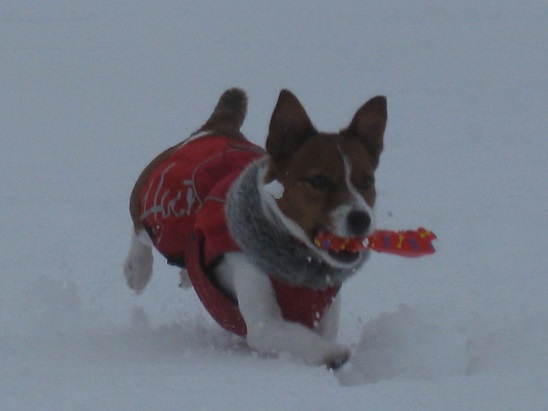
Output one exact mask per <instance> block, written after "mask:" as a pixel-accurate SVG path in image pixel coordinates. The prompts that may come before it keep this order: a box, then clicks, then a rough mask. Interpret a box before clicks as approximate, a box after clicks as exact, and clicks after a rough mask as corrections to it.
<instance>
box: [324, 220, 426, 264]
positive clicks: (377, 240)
mask: <svg viewBox="0 0 548 411" xmlns="http://www.w3.org/2000/svg"><path fill="white" fill-rule="evenodd" d="M436 238H437V237H436V234H434V233H433V232H432V231H429V230H426V229H425V228H423V227H420V228H418V229H417V230H405V231H392V230H376V231H375V232H374V233H373V234H371V235H370V236H369V237H367V238H365V239H363V238H361V237H350V238H343V237H338V236H336V235H335V234H332V233H330V232H328V231H320V232H319V233H318V234H317V235H316V237H315V238H314V243H315V244H316V246H317V247H319V248H322V249H324V250H328V251H334V252H349V253H358V252H360V251H363V250H373V251H377V252H380V253H390V254H396V255H400V256H403V257H422V256H424V255H428V254H433V253H434V252H435V251H436V249H435V248H434V246H433V245H432V241H433V240H435V239H436Z"/></svg>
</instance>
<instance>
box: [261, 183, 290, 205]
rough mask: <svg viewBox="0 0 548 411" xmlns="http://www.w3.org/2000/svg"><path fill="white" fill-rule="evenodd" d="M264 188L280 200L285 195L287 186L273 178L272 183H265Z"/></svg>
mask: <svg viewBox="0 0 548 411" xmlns="http://www.w3.org/2000/svg"><path fill="white" fill-rule="evenodd" d="M264 190H265V192H267V193H268V194H270V195H271V196H272V197H274V198H275V199H276V200H279V199H280V198H282V197H283V196H284V191H285V187H284V185H283V184H282V183H280V182H279V181H278V180H273V181H271V182H270V183H268V184H265V185H264Z"/></svg>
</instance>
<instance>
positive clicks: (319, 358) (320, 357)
mask: <svg viewBox="0 0 548 411" xmlns="http://www.w3.org/2000/svg"><path fill="white" fill-rule="evenodd" d="M349 358H350V349H349V348H348V347H345V346H343V345H338V344H330V345H329V346H327V347H325V348H324V349H323V350H321V352H316V353H313V352H309V353H308V355H307V358H306V359H305V360H306V362H308V363H309V364H311V365H318V366H321V367H322V366H324V367H327V368H328V369H330V370H336V369H338V368H340V367H342V366H343V365H344V364H345V363H346V362H347V361H348V359H349Z"/></svg>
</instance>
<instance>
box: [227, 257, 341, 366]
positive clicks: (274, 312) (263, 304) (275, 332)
mask: <svg viewBox="0 0 548 411" xmlns="http://www.w3.org/2000/svg"><path fill="white" fill-rule="evenodd" d="M223 266H224V268H223V271H225V273H223V275H225V274H228V276H230V277H231V279H230V280H231V281H230V282H231V283H232V288H233V291H234V293H235V295H236V298H237V300H238V306H239V308H240V312H241V313H242V316H243V317H244V320H245V323H246V326H247V343H248V344H249V346H250V347H251V348H254V349H256V350H257V351H259V352H263V353H281V352H286V353H290V354H291V355H294V356H295V357H298V358H301V359H302V360H304V361H305V362H306V363H308V364H313V365H326V366H327V367H329V368H337V367H339V366H341V365H342V364H344V363H345V362H346V361H347V360H348V358H349V356H350V350H349V349H348V348H347V347H344V346H341V345H338V344H335V343H334V342H333V341H329V340H328V339H324V338H322V337H321V336H320V334H319V333H318V332H316V331H314V330H311V329H309V328H307V327H305V326H303V325H301V324H298V323H293V322H289V321H286V320H284V319H283V317H282V312H281V309H280V307H279V305H278V302H277V300H276V294H275V291H274V288H273V287H272V283H271V281H270V278H269V277H268V275H267V274H266V273H264V272H262V271H261V270H260V269H259V268H258V267H257V266H256V265H255V264H253V263H252V262H251V261H249V259H248V258H247V257H246V256H245V255H244V254H243V253H228V254H227V255H225V260H224V263H223Z"/></svg>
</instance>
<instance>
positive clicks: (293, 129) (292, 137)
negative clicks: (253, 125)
mask: <svg viewBox="0 0 548 411" xmlns="http://www.w3.org/2000/svg"><path fill="white" fill-rule="evenodd" d="M315 134H318V132H317V131H316V129H315V128H314V126H313V125H312V122H311V121H310V118H309V117H308V114H306V111H305V109H304V107H303V106H302V105H301V103H300V102H299V100H297V97H295V96H294V95H293V93H291V92H290V91H289V90H282V91H281V92H280V96H279V97H278V102H277V103H276V107H275V108H274V112H273V113H272V119H271V120H270V128H269V133H268V138H267V140H266V151H268V153H269V154H270V155H271V156H272V158H273V159H274V160H279V159H282V158H289V157H290V156H291V155H292V154H293V153H294V152H295V150H297V149H298V148H299V147H300V146H301V145H302V144H303V143H304V142H305V141H306V140H307V139H308V138H309V137H311V136H313V135H315Z"/></svg>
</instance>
